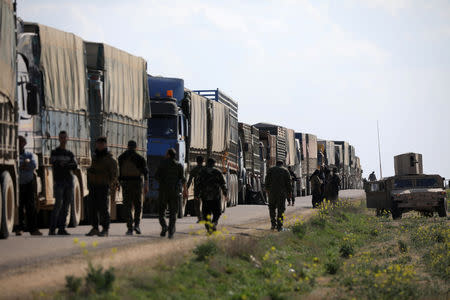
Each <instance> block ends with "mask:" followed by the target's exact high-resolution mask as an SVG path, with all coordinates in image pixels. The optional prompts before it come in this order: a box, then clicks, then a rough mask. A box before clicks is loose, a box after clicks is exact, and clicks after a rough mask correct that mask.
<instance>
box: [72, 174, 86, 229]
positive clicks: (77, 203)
mask: <svg viewBox="0 0 450 300" xmlns="http://www.w3.org/2000/svg"><path fill="white" fill-rule="evenodd" d="M82 202H83V198H82V196H81V188H80V182H79V181H78V177H77V176H75V175H74V176H73V198H72V202H71V203H70V208H71V209H70V222H69V226H70V227H77V226H78V224H80V220H81V210H82V206H83V204H82Z"/></svg>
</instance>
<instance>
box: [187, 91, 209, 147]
mask: <svg viewBox="0 0 450 300" xmlns="http://www.w3.org/2000/svg"><path fill="white" fill-rule="evenodd" d="M207 113H208V99H206V98H205V97H202V96H199V95H198V94H196V93H191V127H190V130H191V144H190V147H191V148H193V149H197V150H206V149H207V147H208V134H207V133H208V117H207Z"/></svg>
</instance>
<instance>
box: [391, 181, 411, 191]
mask: <svg viewBox="0 0 450 300" xmlns="http://www.w3.org/2000/svg"><path fill="white" fill-rule="evenodd" d="M413 186H414V185H413V182H412V180H411V179H396V180H395V182H394V188H397V189H404V188H412V187H413Z"/></svg>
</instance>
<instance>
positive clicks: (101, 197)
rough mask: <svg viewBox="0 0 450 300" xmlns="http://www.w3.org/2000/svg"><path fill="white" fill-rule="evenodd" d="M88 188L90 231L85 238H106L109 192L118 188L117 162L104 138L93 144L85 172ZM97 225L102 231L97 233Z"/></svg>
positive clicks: (109, 218)
mask: <svg viewBox="0 0 450 300" xmlns="http://www.w3.org/2000/svg"><path fill="white" fill-rule="evenodd" d="M87 175H88V188H89V205H88V210H89V216H90V219H91V225H92V229H91V230H90V231H89V233H87V234H86V235H87V236H94V235H98V236H108V233H109V224H110V222H111V217H110V215H109V211H108V206H109V192H110V190H116V189H117V188H118V183H117V162H116V160H115V159H114V157H113V156H112V154H111V153H110V152H109V151H108V148H107V140H106V137H99V138H98V139H97V141H96V142H95V153H94V155H93V156H92V163H91V166H90V168H89V169H88V172H87ZM99 223H100V224H101V225H102V227H103V228H102V231H101V232H99V230H98V226H99Z"/></svg>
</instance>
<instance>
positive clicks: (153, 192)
mask: <svg viewBox="0 0 450 300" xmlns="http://www.w3.org/2000/svg"><path fill="white" fill-rule="evenodd" d="M148 84H149V88H150V99H151V101H150V103H151V107H152V118H151V119H149V121H148V128H149V129H148V144H147V161H148V165H149V169H150V172H149V173H150V174H149V180H150V184H149V189H150V191H149V193H148V194H147V197H146V202H145V205H144V212H145V213H152V212H155V211H156V207H155V203H156V200H157V198H158V182H157V181H156V180H155V179H154V173H155V171H156V168H157V167H158V165H159V164H160V162H161V160H162V159H163V158H164V155H165V153H166V151H167V149H169V148H174V149H176V150H177V160H178V161H179V162H180V163H181V164H182V165H183V166H184V170H185V175H186V177H187V176H188V174H189V171H190V170H191V169H192V168H193V167H195V165H196V161H195V159H196V157H197V156H199V155H201V156H203V157H204V158H205V160H206V159H207V158H214V159H215V160H216V167H217V168H219V169H220V170H222V172H223V174H224V178H225V179H226V181H227V186H228V191H229V194H228V199H229V203H228V204H230V205H236V204H237V201H238V181H239V180H238V159H237V158H238V154H236V153H235V152H236V150H235V149H236V148H239V145H238V143H237V142H236V140H237V139H236V138H233V140H234V141H231V140H232V138H231V135H232V134H231V132H232V126H231V123H232V121H231V119H232V113H231V111H232V110H231V109H230V108H229V107H228V106H227V105H224V104H222V103H221V102H219V101H216V100H213V99H208V98H206V97H203V96H201V95H199V94H198V93H195V92H193V91H190V90H187V89H185V88H184V81H183V80H182V79H178V78H165V77H154V76H148ZM181 91H184V92H183V93H182V92H181ZM235 107H236V116H237V104H236V105H235ZM236 128H237V127H236ZM234 142H236V143H234ZM230 149H231V150H232V151H231V152H233V153H231V154H230ZM193 199H194V190H193V187H191V189H190V191H189V196H188V199H183V198H182V197H181V195H180V198H179V213H178V217H183V216H184V215H185V212H186V213H190V214H191V215H193V214H194V211H193V210H191V209H190V208H191V205H190V203H191V202H190V200H193ZM226 206H227V202H226V201H225V198H223V199H222V210H225V208H226ZM186 208H188V210H186Z"/></svg>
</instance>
